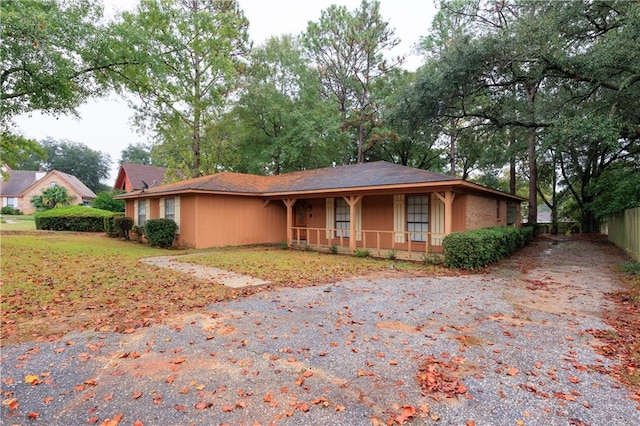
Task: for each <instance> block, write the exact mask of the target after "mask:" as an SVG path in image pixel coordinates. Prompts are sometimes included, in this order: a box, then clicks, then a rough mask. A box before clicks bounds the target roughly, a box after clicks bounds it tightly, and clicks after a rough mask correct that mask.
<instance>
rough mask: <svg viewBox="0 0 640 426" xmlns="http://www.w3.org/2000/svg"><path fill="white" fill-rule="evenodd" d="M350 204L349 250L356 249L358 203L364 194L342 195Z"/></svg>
mask: <svg viewBox="0 0 640 426" xmlns="http://www.w3.org/2000/svg"><path fill="white" fill-rule="evenodd" d="M342 198H344V200H345V201H346V202H347V204H348V205H349V250H350V251H351V252H354V251H356V205H357V204H358V203H359V202H360V201H361V200H362V195H358V196H356V195H349V196H345V197H342Z"/></svg>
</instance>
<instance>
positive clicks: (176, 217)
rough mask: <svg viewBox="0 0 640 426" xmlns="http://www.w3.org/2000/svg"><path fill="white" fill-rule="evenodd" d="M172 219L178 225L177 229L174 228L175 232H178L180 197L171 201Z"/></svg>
mask: <svg viewBox="0 0 640 426" xmlns="http://www.w3.org/2000/svg"><path fill="white" fill-rule="evenodd" d="M173 220H174V221H175V222H176V225H178V229H177V230H176V234H179V233H180V197H176V198H174V201H173Z"/></svg>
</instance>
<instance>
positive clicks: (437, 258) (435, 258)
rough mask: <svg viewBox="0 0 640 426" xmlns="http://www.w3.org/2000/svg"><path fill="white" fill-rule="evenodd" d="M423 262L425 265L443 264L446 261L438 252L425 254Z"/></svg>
mask: <svg viewBox="0 0 640 426" xmlns="http://www.w3.org/2000/svg"><path fill="white" fill-rule="evenodd" d="M422 263H424V264H425V265H442V264H443V263H444V256H442V255H439V254H438V253H429V254H423V255H422Z"/></svg>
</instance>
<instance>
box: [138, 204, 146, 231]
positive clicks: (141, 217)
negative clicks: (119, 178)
mask: <svg viewBox="0 0 640 426" xmlns="http://www.w3.org/2000/svg"><path fill="white" fill-rule="evenodd" d="M146 220H147V201H146V200H138V226H143V225H144V222H145V221H146Z"/></svg>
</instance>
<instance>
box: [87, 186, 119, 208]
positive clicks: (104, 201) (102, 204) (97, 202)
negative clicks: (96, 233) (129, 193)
mask: <svg viewBox="0 0 640 426" xmlns="http://www.w3.org/2000/svg"><path fill="white" fill-rule="evenodd" d="M123 193H124V191H119V190H115V191H103V192H100V193H99V194H98V195H97V196H96V198H94V199H93V201H91V207H94V208H96V209H101V210H109V211H111V212H124V200H114V199H113V196H114V195H118V194H123Z"/></svg>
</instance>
